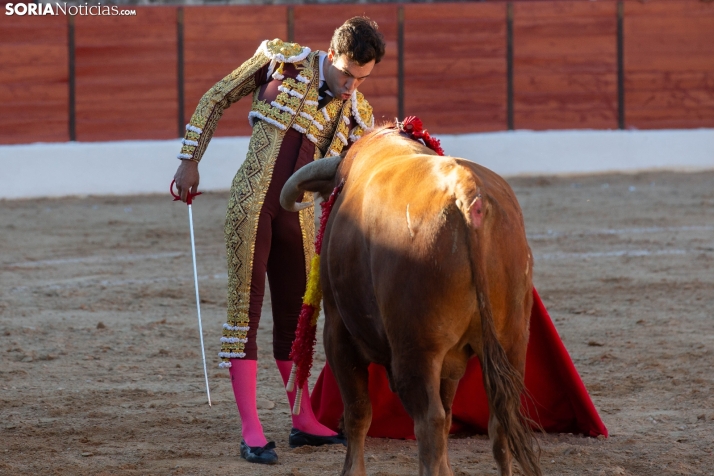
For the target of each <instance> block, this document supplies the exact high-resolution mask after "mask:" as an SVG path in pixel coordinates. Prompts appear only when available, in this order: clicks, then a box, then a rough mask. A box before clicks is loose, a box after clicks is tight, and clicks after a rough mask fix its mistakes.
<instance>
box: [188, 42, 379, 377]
mask: <svg viewBox="0 0 714 476" xmlns="http://www.w3.org/2000/svg"><path fill="white" fill-rule="evenodd" d="M319 56H320V55H319V52H317V51H316V52H312V51H310V49H309V48H306V47H302V46H300V45H298V44H296V43H285V42H283V41H281V40H278V39H275V40H272V41H267V40H266V41H264V42H263V43H262V44H261V45H260V47H259V48H258V50H257V51H256V53H255V55H254V56H253V57H252V58H250V59H249V60H248V61H246V62H245V63H243V64H242V65H241V66H240V67H239V68H237V69H236V70H235V71H233V72H232V73H230V74H229V75H228V76H226V77H225V78H223V79H222V80H221V81H219V82H218V83H217V84H216V85H215V86H213V87H212V88H211V89H210V90H209V91H208V92H207V93H206V94H204V95H203V97H202V98H201V100H200V101H199V104H198V107H197V108H196V111H195V112H194V114H193V116H192V117H191V120H190V122H189V124H187V125H186V135H185V137H184V139H183V146H182V148H181V153H180V154H179V156H178V157H179V158H180V159H190V160H194V161H196V162H198V161H200V160H201V157H202V156H203V153H204V152H205V150H206V147H207V146H208V143H209V141H210V140H211V137H212V136H213V133H214V131H215V129H216V125H217V123H218V120H219V119H220V117H221V116H222V114H223V111H224V110H225V109H226V108H228V107H229V106H230V105H231V104H232V103H234V102H236V101H238V100H239V99H240V98H242V97H244V96H247V95H248V94H252V95H253V104H252V108H251V112H250V114H249V117H248V119H249V121H250V123H251V125H252V126H253V134H252V135H251V140H250V145H249V148H248V155H247V157H246V160H245V162H244V163H243V165H242V166H241V168H240V169H239V170H238V172H237V174H236V176H235V178H234V179H233V185H232V187H231V194H230V198H229V203H228V210H227V214H226V227H225V237H226V248H227V258H228V318H227V322H226V323H225V324H224V325H223V337H222V338H221V343H222V345H221V352H220V353H219V355H220V357H221V358H222V359H223V361H224V362H223V363H222V364H221V366H222V367H228V366H229V365H230V364H229V362H228V359H230V358H242V357H244V356H245V353H244V352H243V349H244V344H245V343H246V342H247V339H246V335H247V332H248V324H249V319H248V307H249V302H250V284H251V283H250V281H251V274H252V267H253V251H254V248H255V237H256V232H257V227H258V216H259V214H260V210H261V207H262V204H263V201H264V199H265V194H266V192H267V190H268V186H269V185H270V180H271V177H272V172H273V166H274V165H275V161H276V159H277V157H278V153H279V152H280V147H281V144H282V140H283V137H284V136H285V134H286V131H288V130H289V129H290V128H292V129H295V130H296V131H298V132H300V133H301V134H304V135H305V137H307V139H309V141H310V142H312V143H313V144H314V146H315V147H314V153H313V157H312V158H313V159H319V158H321V157H324V156H333V155H339V154H340V153H341V152H342V150H343V149H344V148H345V147H347V146H349V145H351V143H352V142H354V141H356V140H358V139H359V138H360V137H361V136H362V135H363V134H364V133H365V132H367V131H369V130H370V129H371V128H372V127H373V126H374V117H373V114H372V108H371V106H370V105H369V103H368V102H367V101H366V100H365V99H364V97H363V96H362V94H361V93H359V92H357V91H355V92H354V93H353V95H352V97H351V98H350V99H349V100H347V101H342V100H340V99H336V98H333V99H332V100H331V101H330V102H328V103H327V104H326V105H325V106H324V107H323V108H321V109H319V108H318V88H319V64H318V61H319ZM312 217H313V210H312V209H311V208H307V209H304V210H302V211H301V212H300V226H301V229H302V235H303V249H304V253H305V265H306V273H307V271H308V270H307V267H308V266H309V263H310V261H311V259H312V253H313V241H314V233H315V231H314V223H313V218H312Z"/></svg>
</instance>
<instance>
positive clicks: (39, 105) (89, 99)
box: [0, 0, 714, 144]
mask: <svg viewBox="0 0 714 476" xmlns="http://www.w3.org/2000/svg"><path fill="white" fill-rule="evenodd" d="M132 8H134V7H132ZM135 9H136V12H137V14H136V16H112V17H101V16H76V17H67V16H64V15H59V16H17V15H12V16H9V15H5V12H4V11H3V12H0V105H2V107H1V109H0V128H2V131H3V134H2V135H0V143H2V144H13V143H28V142H37V141H42V142H53V141H67V140H71V139H74V140H79V141H100V140H132V139H167V138H172V137H177V136H178V135H179V130H180V128H181V127H182V124H185V122H187V121H188V119H189V118H190V115H191V113H192V112H193V108H194V107H195V106H196V104H197V102H198V99H199V98H200V97H201V95H202V94H203V93H204V92H205V91H206V90H207V89H208V88H210V87H211V86H212V85H213V84H214V83H215V82H216V81H218V80H219V79H221V78H222V77H223V76H225V75H226V74H228V73H229V72H230V71H231V70H233V69H234V68H236V67H237V66H239V65H240V63H241V62H242V61H244V60H245V59H247V58H248V57H249V56H251V55H252V54H253V53H254V51H255V50H256V48H257V46H258V44H259V43H260V41H262V40H263V39H270V38H276V37H279V38H283V39H286V40H287V39H289V38H292V39H293V40H294V41H297V42H299V43H301V44H306V45H309V46H310V47H312V48H313V49H326V48H327V46H328V44H329V39H330V36H331V34H332V31H333V30H334V28H336V27H337V26H338V25H339V24H341V23H342V21H344V20H345V19H346V18H348V17H350V16H354V15H360V14H366V15H368V16H370V17H371V18H373V19H374V20H376V21H377V22H378V23H379V25H380V29H381V31H382V32H383V34H384V35H385V38H386V40H387V48H388V49H387V54H386V55H385V58H384V60H383V61H382V62H381V63H380V64H379V65H378V66H377V67H376V68H375V72H374V73H373V75H372V76H371V77H370V79H369V80H368V81H366V82H365V83H364V85H363V87H362V88H361V89H362V91H363V92H364V93H365V95H366V96H367V98H368V99H369V100H370V102H371V103H372V105H373V106H374V109H375V114H376V116H377V118H378V120H379V119H384V120H389V119H393V118H394V117H397V116H398V115H400V114H401V115H418V116H420V117H421V118H422V119H423V120H424V122H425V123H426V124H427V126H428V127H429V129H430V130H432V131H433V132H436V133H442V134H443V133H466V132H479V131H495V130H506V129H509V128H515V129H536V130H542V129H583V128H585V129H617V128H618V127H620V128H639V129H653V128H654V129H656V128H697V127H714V3H713V2H703V1H700V0H649V1H647V2H641V1H638V0H623V1H619V2H618V1H616V0H599V1H597V2H593V1H580V0H570V1H558V0H556V1H527V0H520V1H513V2H499V1H493V2H478V3H452V4H449V3H437V4H403V5H400V4H349V5H345V4H341V5H299V6H298V5H296V6H196V7H194V6H186V7H175V6H163V7H135ZM248 109H249V104H248V101H247V100H246V101H243V102H241V103H238V104H236V105H234V106H233V107H231V108H230V109H229V110H228V111H226V114H225V117H224V119H223V120H222V121H221V122H220V123H219V128H218V131H217V134H216V135H218V136H232V135H247V134H249V132H250V129H249V127H248V123H247V119H246V117H247V111H248Z"/></svg>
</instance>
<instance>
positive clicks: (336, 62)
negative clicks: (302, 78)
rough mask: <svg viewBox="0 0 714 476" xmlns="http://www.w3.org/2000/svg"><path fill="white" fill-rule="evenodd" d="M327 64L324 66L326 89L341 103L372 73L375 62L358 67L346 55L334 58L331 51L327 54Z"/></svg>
mask: <svg viewBox="0 0 714 476" xmlns="http://www.w3.org/2000/svg"><path fill="white" fill-rule="evenodd" d="M327 60H328V62H329V64H325V66H326V68H325V81H327V87H328V88H330V91H331V92H332V94H334V96H335V97H336V98H340V99H342V100H343V101H345V100H347V99H349V98H350V96H352V93H353V92H354V91H355V89H357V87H358V86H359V85H360V84H362V83H363V82H364V80H365V79H367V76H369V75H370V73H372V69H373V68H374V65H375V61H374V60H372V61H370V62H369V63H365V64H363V65H359V64H357V63H355V62H354V61H351V60H349V59H348V58H347V55H340V56H336V55H335V53H334V52H333V51H332V50H329V51H328V52H327Z"/></svg>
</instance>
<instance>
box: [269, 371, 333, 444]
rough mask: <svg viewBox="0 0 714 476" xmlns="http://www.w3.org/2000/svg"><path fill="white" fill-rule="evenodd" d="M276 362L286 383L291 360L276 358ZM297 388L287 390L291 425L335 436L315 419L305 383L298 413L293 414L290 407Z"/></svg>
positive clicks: (317, 433)
mask: <svg viewBox="0 0 714 476" xmlns="http://www.w3.org/2000/svg"><path fill="white" fill-rule="evenodd" d="M275 363H276V364H278V370H280V376H281V377H283V384H285V385H287V383H288V379H289V378H290V370H291V369H292V367H293V363H292V361H291V360H276V361H275ZM296 392H297V390H293V391H292V392H287V394H288V401H289V402H290V410H291V412H290V414H291V415H292V417H293V427H294V428H297V429H298V430H300V431H304V432H305V433H309V434H311V435H316V436H335V435H336V434H337V433H335V432H334V431H332V430H330V429H329V428H327V427H326V426H325V425H323V424H322V423H320V422H319V421H317V418H315V414H314V413H313V412H312V406H311V405H310V392H309V391H308V388H307V383H305V385H304V386H303V389H302V401H301V402H300V414H299V415H293V414H292V408H293V405H294V404H295V394H296Z"/></svg>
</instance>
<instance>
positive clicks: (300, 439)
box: [288, 428, 347, 448]
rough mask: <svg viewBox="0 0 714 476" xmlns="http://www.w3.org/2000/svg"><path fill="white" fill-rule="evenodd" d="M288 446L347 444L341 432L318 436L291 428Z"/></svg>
mask: <svg viewBox="0 0 714 476" xmlns="http://www.w3.org/2000/svg"><path fill="white" fill-rule="evenodd" d="M288 443H289V444H290V448H297V447H298V446H322V445H345V446H347V438H345V435H343V434H342V433H338V434H337V435H335V436H318V435H311V434H310V433H305V432H304V431H301V430H298V429H297V428H293V429H292V430H290V437H289V438H288Z"/></svg>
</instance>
